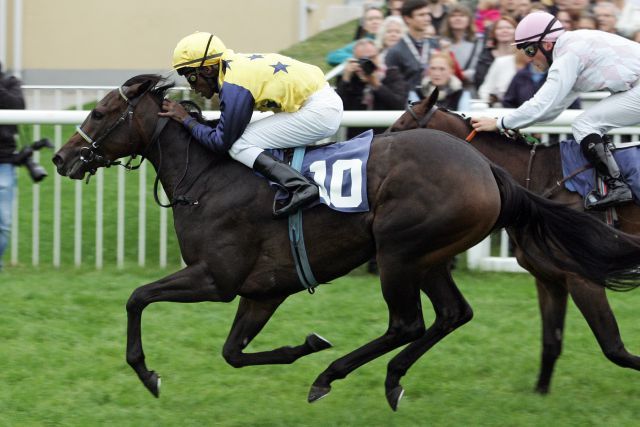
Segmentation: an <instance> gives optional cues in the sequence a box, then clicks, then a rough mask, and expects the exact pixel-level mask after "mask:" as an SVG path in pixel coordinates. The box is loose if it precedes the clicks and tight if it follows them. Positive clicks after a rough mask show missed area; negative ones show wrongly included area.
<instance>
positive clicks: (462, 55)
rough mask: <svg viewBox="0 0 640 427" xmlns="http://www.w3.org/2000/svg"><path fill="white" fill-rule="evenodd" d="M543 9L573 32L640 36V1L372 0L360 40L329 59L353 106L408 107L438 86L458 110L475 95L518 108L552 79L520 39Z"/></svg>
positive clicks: (444, 102)
mask: <svg viewBox="0 0 640 427" xmlns="http://www.w3.org/2000/svg"><path fill="white" fill-rule="evenodd" d="M536 10H543V11H547V12H549V13H552V14H554V15H555V16H556V17H557V18H558V20H559V21H560V22H562V24H563V25H564V27H565V29H567V30H569V31H576V30H593V29H597V30H601V31H606V32H612V33H616V34H619V35H621V36H624V37H627V38H629V39H632V40H635V41H640V0H614V1H598V0H536V1H533V0H477V1H476V0H469V1H465V0H457V1H456V0H387V1H371V2H366V5H365V8H364V11H363V15H362V18H361V19H360V22H359V26H358V30H357V31H356V36H355V38H354V40H352V41H348V40H345V43H347V44H346V45H345V46H344V47H343V48H341V49H338V50H336V51H333V52H330V53H329V54H328V55H327V62H328V63H329V64H330V65H334V66H335V65H339V64H343V65H344V67H345V68H344V72H343V74H342V75H341V76H338V83H337V89H338V93H339V94H340V95H341V96H342V97H343V101H345V109H347V110H363V109H376V110H378V109H403V108H404V106H406V104H407V102H414V101H418V100H420V99H423V98H424V97H427V96H429V95H430V93H431V91H433V89H434V88H436V87H437V88H438V89H439V90H440V97H439V100H438V104H439V105H441V106H444V107H447V108H450V109H454V110H465V109H468V108H469V107H470V100H471V99H479V100H482V101H484V102H486V103H487V104H488V105H489V106H492V107H502V106H504V107H509V108H514V107H518V106H519V105H521V104H522V103H523V102H525V101H527V100H528V99H529V98H531V97H532V96H533V94H534V93H535V92H536V91H537V90H538V88H539V87H540V86H541V85H542V83H543V82H544V81H545V79H546V74H545V73H541V72H539V71H537V70H536V69H535V68H534V67H533V66H532V64H531V63H530V62H531V61H530V59H529V58H527V57H526V56H525V55H523V54H522V53H521V52H518V51H516V49H515V47H514V45H513V43H514V41H515V40H514V33H515V28H516V26H517V24H518V22H519V21H520V20H521V19H522V18H523V17H524V16H526V15H527V14H528V13H530V12H532V11H536ZM364 40H372V41H373V42H372V43H365V42H364ZM356 45H358V46H360V48H359V49H354V46H356ZM365 59H370V60H371V61H372V63H373V64H374V65H375V69H374V71H373V72H372V73H371V74H366V73H363V72H362V68H361V64H362V63H363V60H365ZM579 107H580V104H579V101H578V102H577V103H575V104H574V105H573V106H572V108H579Z"/></svg>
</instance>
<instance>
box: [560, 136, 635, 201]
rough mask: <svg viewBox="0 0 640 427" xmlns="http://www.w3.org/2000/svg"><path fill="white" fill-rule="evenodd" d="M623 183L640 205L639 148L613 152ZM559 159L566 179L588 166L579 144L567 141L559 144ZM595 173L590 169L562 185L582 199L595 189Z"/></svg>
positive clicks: (571, 140)
mask: <svg viewBox="0 0 640 427" xmlns="http://www.w3.org/2000/svg"><path fill="white" fill-rule="evenodd" d="M613 157H614V158H615V159H616V162H618V166H619V167H620V173H621V174H622V177H623V178H624V181H625V182H626V183H627V184H628V185H629V187H631V191H632V192H633V197H634V201H635V202H636V203H637V204H640V202H639V200H640V147H638V146H636V147H630V148H623V149H621V148H618V149H616V150H614V151H613ZM560 158H561V159H562V175H563V176H564V177H565V178H566V177H567V176H569V175H571V174H572V173H573V172H574V171H576V170H578V169H580V168H582V167H584V166H585V165H588V164H589V161H588V160H587V159H586V157H584V154H582V150H581V149H580V144H578V143H577V142H576V141H575V140H573V139H569V140H566V141H562V142H560ZM595 183H596V171H595V168H590V169H587V170H585V171H584V172H581V173H579V174H578V175H576V176H575V177H573V178H572V179H570V180H567V181H566V182H565V183H564V186H565V187H566V188H567V190H569V191H574V192H578V193H579V194H581V195H582V196H583V197H584V196H586V195H587V194H588V193H589V192H590V191H591V190H593V189H594V188H595Z"/></svg>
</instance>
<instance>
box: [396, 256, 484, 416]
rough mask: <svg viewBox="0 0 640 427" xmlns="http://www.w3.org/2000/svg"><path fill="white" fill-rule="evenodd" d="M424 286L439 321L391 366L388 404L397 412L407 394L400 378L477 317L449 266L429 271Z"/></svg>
mask: <svg viewBox="0 0 640 427" xmlns="http://www.w3.org/2000/svg"><path fill="white" fill-rule="evenodd" d="M420 287H421V289H422V290H423V291H424V292H425V294H427V296H428V297H429V299H430V300H431V303H432V304H433V308H434V310H435V314H436V318H435V320H434V322H433V324H432V325H431V326H430V327H429V329H427V330H426V331H425V332H424V334H423V335H422V336H421V337H420V338H418V339H417V340H415V341H413V342H412V343H411V344H409V345H408V346H407V347H406V348H404V349H403V350H402V351H401V352H400V353H398V354H397V355H396V356H395V357H394V358H393V359H391V361H390V362H389V364H388V365H387V378H386V380H385V390H386V395H387V401H388V402H389V405H391V408H392V409H393V410H394V411H395V410H396V409H397V407H398V402H399V401H400V398H401V397H402V394H403V389H402V386H401V385H400V378H402V377H403V376H404V375H405V374H406V373H407V371H408V370H409V368H410V367H411V366H412V365H413V364H414V363H415V362H416V361H417V360H418V359H419V358H420V357H421V356H422V355H423V354H424V353H426V352H427V351H428V350H429V349H430V348H431V347H433V346H434V345H436V344H437V343H438V342H439V341H440V340H441V339H443V338H444V337H446V336H447V335H448V334H450V333H451V332H453V331H454V330H455V329H457V328H459V327H460V326H462V325H464V324H465V323H467V322H468V321H470V320H471V318H472V317H473V311H472V310H471V307H470V306H469V304H468V303H467V301H466V300H465V299H464V297H463V296H462V294H461V293H460V291H459V290H458V288H457V286H456V284H455V283H454V281H453V278H452V277H451V271H450V268H449V264H441V265H438V266H436V267H433V268H432V269H431V270H429V271H428V273H427V274H426V276H425V277H424V278H423V279H422V281H421V286H420Z"/></svg>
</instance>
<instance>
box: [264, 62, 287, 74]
mask: <svg viewBox="0 0 640 427" xmlns="http://www.w3.org/2000/svg"><path fill="white" fill-rule="evenodd" d="M269 66H270V67H273V74H275V73H277V72H278V71H284V72H285V73H287V74H289V72H288V71H287V67H290V66H291V65H285V64H283V63H282V62H280V61H278V63H277V64H272V65H269Z"/></svg>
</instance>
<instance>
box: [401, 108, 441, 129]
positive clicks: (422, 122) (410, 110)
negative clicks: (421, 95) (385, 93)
mask: <svg viewBox="0 0 640 427" xmlns="http://www.w3.org/2000/svg"><path fill="white" fill-rule="evenodd" d="M417 104H418V103H416V102H414V103H411V104H409V105H407V110H406V111H407V112H408V113H409V114H410V115H411V117H413V119H414V120H415V121H416V123H417V124H418V128H423V127H425V126H427V123H429V120H431V117H433V115H434V114H435V112H436V111H438V107H436V105H435V104H433V105H432V106H431V108H430V109H429V111H427V113H426V114H425V115H424V117H422V118H419V117H418V115H417V114H416V112H415V111H413V107H414V106H415V105H417Z"/></svg>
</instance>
